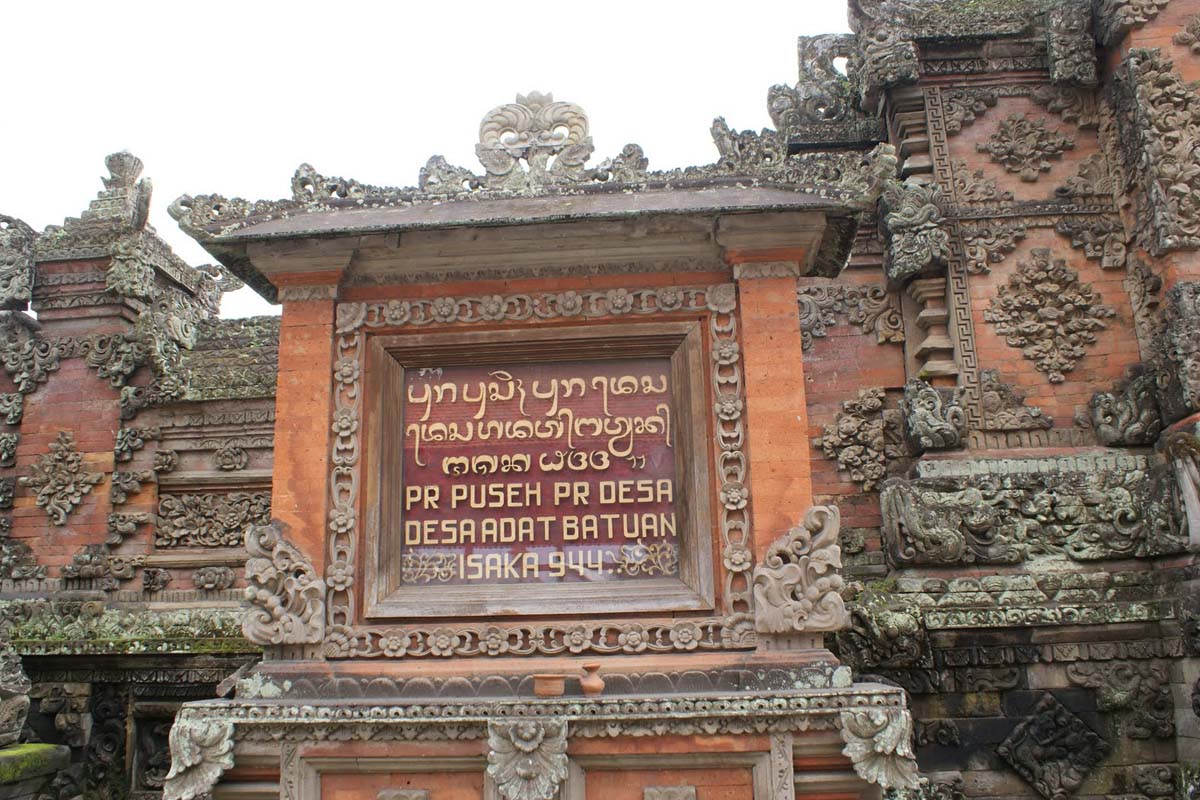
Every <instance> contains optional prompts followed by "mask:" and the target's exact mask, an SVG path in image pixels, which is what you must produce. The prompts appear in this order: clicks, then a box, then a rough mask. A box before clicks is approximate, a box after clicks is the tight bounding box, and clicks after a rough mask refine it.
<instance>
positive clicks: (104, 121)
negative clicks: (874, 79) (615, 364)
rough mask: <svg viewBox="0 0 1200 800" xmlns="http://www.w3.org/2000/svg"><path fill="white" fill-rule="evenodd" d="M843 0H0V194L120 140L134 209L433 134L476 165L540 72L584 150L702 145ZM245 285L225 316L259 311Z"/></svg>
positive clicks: (228, 190)
mask: <svg viewBox="0 0 1200 800" xmlns="http://www.w3.org/2000/svg"><path fill="white" fill-rule="evenodd" d="M845 16H846V11H845V4H844V2H842V0H829V1H828V2H819V3H818V2H812V0H801V1H797V0H791V1H790V2H777V1H775V0H746V1H745V2H740V3H715V2H686V3H685V2H652V1H651V0H642V1H641V2H627V1H625V0H622V1H621V2H611V1H610V2H605V3H575V4H572V3H563V4H554V3H511V4H509V3H494V2H493V3H482V2H479V3H476V2H460V1H455V0H447V1H446V2H440V3H400V2H393V3H365V2H339V3H328V2H300V1H298V0H294V1H293V2H287V3H276V2H252V1H250V2H248V1H246V0H243V1H242V2H228V0H208V1H207V2H205V3H202V4H183V3H174V2H147V3H135V2H117V3H111V2H110V3H97V2H88V3H84V2H66V3H34V2H25V3H13V4H10V5H9V6H7V7H6V8H5V24H4V26H3V31H2V32H0V69H2V74H4V75H7V76H9V81H10V82H9V85H8V88H7V92H6V93H7V95H8V98H9V99H8V102H7V104H6V107H7V112H6V114H5V115H4V116H5V120H4V126H3V133H2V134H0V141H2V142H3V145H4V146H3V149H2V150H0V152H2V153H3V159H4V164H3V172H4V176H5V177H4V180H3V182H0V213H4V214H10V215H12V216H16V217H20V218H22V219H24V220H25V221H26V222H28V223H29V224H30V225H32V226H33V227H34V228H35V229H37V230H41V229H42V228H44V227H45V226H46V225H49V224H60V223H61V222H62V220H63V218H64V217H67V216H76V215H78V213H79V212H80V211H82V210H83V209H84V208H85V207H86V205H87V202H88V200H90V199H91V198H92V197H93V196H94V195H95V193H96V192H97V191H98V190H99V189H100V176H101V175H104V174H106V172H105V169H104V163H103V159H104V156H105V155H106V154H108V153H110V152H113V151H115V150H122V149H127V150H130V151H131V152H133V153H134V154H136V155H137V156H139V157H140V158H141V159H142V160H143V161H144V162H145V164H146V169H145V173H144V174H145V175H146V176H148V177H150V178H151V179H152V181H153V183H154V202H153V206H152V209H151V216H150V219H151V224H153V225H154V226H155V227H156V228H157V229H158V231H159V232H160V233H161V234H162V235H163V237H164V238H165V239H166V240H167V241H168V242H170V243H171V245H172V246H173V247H174V248H175V249H176V251H177V252H178V253H179V254H180V255H181V256H183V257H184V258H185V259H186V260H187V261H189V262H190V263H193V264H199V263H204V262H206V261H211V260H212V259H211V258H210V257H208V256H207V254H205V253H204V251H203V250H202V249H201V248H200V247H199V246H198V245H196V244H195V243H194V242H193V241H192V240H191V239H189V238H188V237H187V236H185V235H184V234H183V233H182V232H181V231H180V230H179V229H178V228H177V227H176V225H175V222H174V221H173V220H172V219H171V218H170V217H169V216H167V213H166V207H167V205H168V204H169V203H170V202H171V201H172V200H173V199H175V198H176V197H177V196H179V195H180V194H183V193H190V194H207V193H219V194H223V195H226V196H230V197H232V196H241V197H246V198H252V199H263V198H271V199H273V198H280V197H286V196H288V195H289V194H290V188H289V181H290V179H291V175H292V172H293V171H294V170H295V168H296V167H297V166H298V165H299V164H301V163H303V162H308V163H310V164H312V165H313V166H314V167H315V168H316V169H317V170H318V171H319V172H321V173H323V174H326V175H340V176H343V177H347V178H355V179H357V180H360V181H363V182H365V183H372V184H377V185H393V186H410V185H413V184H415V183H416V179H417V171H418V170H419V169H420V168H421V166H422V165H423V164H424V163H425V161H426V160H427V159H428V158H429V156H431V155H433V154H441V155H444V156H446V158H447V159H449V160H450V161H451V162H452V163H456V164H459V165H461V166H465V167H469V168H475V167H477V166H478V164H477V161H476V159H475V155H474V144H475V140H476V135H477V132H478V124H479V119H480V118H481V117H482V116H483V114H484V113H486V112H487V111H488V110H489V109H490V108H492V107H494V106H496V105H499V104H501V103H505V102H510V101H511V100H512V99H513V98H514V96H515V95H516V93H517V92H521V93H525V92H528V91H531V90H538V91H544V92H553V93H554V96H555V99H558V100H567V101H571V102H574V103H578V104H579V105H581V106H583V108H584V109H585V110H586V111H587V113H588V117H589V119H590V121H591V134H592V139H593V141H594V142H595V145H596V155H595V156H594V158H595V159H596V160H601V159H603V158H606V157H609V156H612V155H616V154H617V153H618V152H619V151H620V148H621V146H622V145H624V144H626V143H627V142H637V143H639V144H641V145H642V146H643V147H644V148H645V151H646V155H647V156H648V157H649V159H650V167H651V168H652V169H664V168H671V167H679V166H687V165H689V164H705V163H709V162H711V161H713V160H714V158H715V156H716V150H715V148H714V147H713V145H712V142H711V139H710V138H709V132H708V131H709V125H710V124H711V122H712V118H713V117H714V116H724V117H725V118H726V119H727V120H728V122H729V124H730V126H732V127H735V128H738V129H743V128H755V129H757V128H761V127H764V126H767V125H769V124H770V120H769V118H768V116H767V113H766V94H767V88H768V87H769V86H771V85H772V84H774V83H794V82H795V80H796V52H795V39H796V36H797V35H799V34H813V33H827V32H836V31H843V30H845V29H846V27H845V26H846V22H845ZM272 311H273V309H272V308H271V307H270V306H269V305H267V304H266V303H264V302H263V301H261V300H259V299H258V298H257V295H255V294H254V293H253V292H251V291H250V290H249V289H244V290H242V291H241V292H237V293H234V294H232V295H227V296H226V298H225V303H224V305H223V307H222V314H223V315H224V316H245V315H248V314H260V313H272Z"/></svg>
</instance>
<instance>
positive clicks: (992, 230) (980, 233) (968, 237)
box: [962, 220, 1025, 275]
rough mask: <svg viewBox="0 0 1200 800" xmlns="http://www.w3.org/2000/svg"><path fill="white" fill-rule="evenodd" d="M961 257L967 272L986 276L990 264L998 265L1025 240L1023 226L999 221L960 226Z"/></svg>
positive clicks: (989, 270)
mask: <svg viewBox="0 0 1200 800" xmlns="http://www.w3.org/2000/svg"><path fill="white" fill-rule="evenodd" d="M962 237H963V255H964V256H965V257H966V263H967V271H968V272H970V273H971V274H972V275H986V274H988V273H990V272H991V271H992V268H991V266H990V265H991V264H999V263H1000V262H1002V261H1003V260H1004V257H1005V256H1007V255H1008V254H1009V253H1011V252H1012V251H1013V250H1015V249H1016V248H1017V242H1018V241H1020V240H1021V239H1024V238H1025V226H1024V225H1018V224H1016V223H1009V222H1001V221H999V220H997V221H993V222H988V223H984V224H982V225H971V226H965V225H964V226H962Z"/></svg>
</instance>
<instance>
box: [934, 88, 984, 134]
mask: <svg viewBox="0 0 1200 800" xmlns="http://www.w3.org/2000/svg"><path fill="white" fill-rule="evenodd" d="M995 105H996V93H995V92H994V91H992V90H991V89H950V90H948V91H944V92H942V119H943V124H944V125H945V127H946V133H948V134H955V133H958V132H959V131H961V130H962V129H963V128H964V127H966V126H967V125H970V124H971V123H972V122H974V121H975V118H976V117H979V116H982V115H983V113H984V112H985V111H987V110H988V109H989V108H991V107H993V106H995Z"/></svg>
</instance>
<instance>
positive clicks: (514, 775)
mask: <svg viewBox="0 0 1200 800" xmlns="http://www.w3.org/2000/svg"><path fill="white" fill-rule="evenodd" d="M487 728H488V766H487V773H488V775H490V776H491V778H492V780H494V781H495V782H496V789H497V790H498V791H499V792H500V796H501V797H503V798H504V800H551V799H552V798H553V797H555V795H557V794H558V787H559V785H560V784H561V783H562V782H563V781H564V780H565V779H566V777H567V723H566V721H564V720H549V719H547V720H542V719H524V720H516V721H512V722H500V721H489V722H488V726H487Z"/></svg>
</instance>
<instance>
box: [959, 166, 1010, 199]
mask: <svg viewBox="0 0 1200 800" xmlns="http://www.w3.org/2000/svg"><path fill="white" fill-rule="evenodd" d="M954 196H955V198H956V199H958V200H959V201H960V202H963V203H996V202H1006V201H1009V200H1012V199H1013V194H1012V192H1008V191H1004V190H1002V189H1001V188H1000V185H999V184H998V183H997V182H996V181H995V180H994V179H992V178H988V177H985V176H984V174H983V170H981V169H977V170H974V171H972V170H971V168H970V167H968V166H967V162H966V161H955V162H954Z"/></svg>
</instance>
